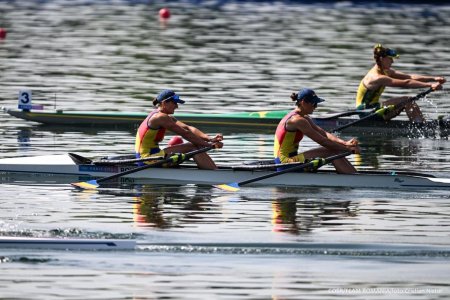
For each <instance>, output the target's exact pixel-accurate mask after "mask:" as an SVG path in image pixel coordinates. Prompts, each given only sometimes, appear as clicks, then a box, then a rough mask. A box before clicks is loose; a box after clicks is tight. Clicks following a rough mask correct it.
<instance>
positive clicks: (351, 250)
mask: <svg viewBox="0 0 450 300" xmlns="http://www.w3.org/2000/svg"><path fill="white" fill-rule="evenodd" d="M3 248H10V249H20V250H30V249H41V250H43V249H45V250H75V251H76V250H84V251H89V250H91V251H104V250H120V251H134V250H140V251H145V250H148V251H152V252H156V251H162V252H177V253H180V252H183V251H184V252H189V253H194V252H198V253H202V254H205V253H219V252H222V253H233V254H239V253H242V254H246V255H248V254H261V253H266V254H267V253H272V254H286V253H288V254H298V255H327V256H330V255H339V256H342V255H344V256H358V257H361V256H389V257H392V256H426V257H448V256H449V253H450V251H449V249H448V247H446V246H442V245H420V244H410V245H400V244H388V243H383V244H371V243H362V244H361V243H360V244H358V245H351V244H348V243H311V242H307V243H301V242H300V243H248V242H245V243H227V242H184V243H183V242H149V243H146V242H144V241H137V240H131V239H80V238H33V237H7V236H4V237H0V249H3Z"/></svg>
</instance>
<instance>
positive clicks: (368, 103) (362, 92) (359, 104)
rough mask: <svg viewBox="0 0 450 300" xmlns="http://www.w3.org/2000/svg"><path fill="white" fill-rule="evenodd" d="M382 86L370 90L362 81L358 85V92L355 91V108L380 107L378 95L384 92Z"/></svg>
mask: <svg viewBox="0 0 450 300" xmlns="http://www.w3.org/2000/svg"><path fill="white" fill-rule="evenodd" d="M384 88H385V87H384V86H381V87H379V88H378V89H376V90H374V91H371V90H369V89H367V87H366V86H365V85H364V83H363V81H362V80H361V83H360V84H359V87H358V92H357V93H356V109H366V108H376V109H378V108H380V97H381V94H383V92H384Z"/></svg>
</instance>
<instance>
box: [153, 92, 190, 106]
mask: <svg viewBox="0 0 450 300" xmlns="http://www.w3.org/2000/svg"><path fill="white" fill-rule="evenodd" d="M166 100H171V101H173V102H175V103H180V104H184V100H181V99H180V96H178V95H177V94H175V92H174V91H172V90H163V91H161V93H159V95H158V96H157V97H156V101H158V102H159V103H161V102H164V101H166Z"/></svg>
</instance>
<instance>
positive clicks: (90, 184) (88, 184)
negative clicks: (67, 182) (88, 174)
mask: <svg viewBox="0 0 450 300" xmlns="http://www.w3.org/2000/svg"><path fill="white" fill-rule="evenodd" d="M71 185H73V186H74V187H77V188H80V189H83V190H95V189H96V188H98V187H99V186H100V185H99V184H98V182H97V180H89V181H83V182H74V183H71Z"/></svg>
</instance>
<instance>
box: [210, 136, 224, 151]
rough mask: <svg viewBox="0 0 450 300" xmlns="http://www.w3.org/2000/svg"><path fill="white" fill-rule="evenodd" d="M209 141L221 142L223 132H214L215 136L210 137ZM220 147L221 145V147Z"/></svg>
mask: <svg viewBox="0 0 450 300" xmlns="http://www.w3.org/2000/svg"><path fill="white" fill-rule="evenodd" d="M209 141H210V142H212V143H216V142H221V141H223V134H221V133H218V134H216V136H215V137H213V138H212V139H210V140H209ZM221 148H222V147H221Z"/></svg>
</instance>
